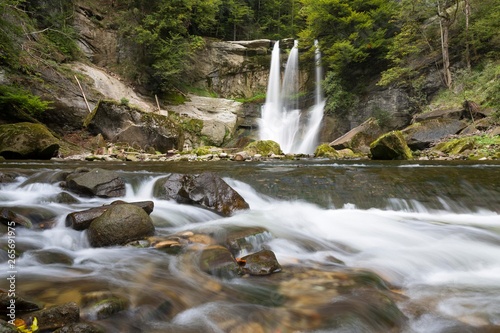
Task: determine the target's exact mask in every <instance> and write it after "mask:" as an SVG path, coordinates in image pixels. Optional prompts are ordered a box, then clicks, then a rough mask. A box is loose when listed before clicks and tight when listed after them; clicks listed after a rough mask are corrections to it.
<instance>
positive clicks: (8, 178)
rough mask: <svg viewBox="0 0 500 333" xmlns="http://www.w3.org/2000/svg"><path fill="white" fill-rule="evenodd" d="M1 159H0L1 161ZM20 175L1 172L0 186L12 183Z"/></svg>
mask: <svg viewBox="0 0 500 333" xmlns="http://www.w3.org/2000/svg"><path fill="white" fill-rule="evenodd" d="M2 158H3V157H0V161H2ZM19 176H20V175H19V174H17V173H15V172H2V171H0V184H6V183H14V182H15V181H16V179H17V177H19Z"/></svg>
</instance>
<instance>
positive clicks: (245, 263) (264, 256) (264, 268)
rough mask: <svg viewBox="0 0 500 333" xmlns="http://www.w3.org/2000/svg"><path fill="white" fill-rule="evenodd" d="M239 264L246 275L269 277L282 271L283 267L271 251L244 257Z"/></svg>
mask: <svg viewBox="0 0 500 333" xmlns="http://www.w3.org/2000/svg"><path fill="white" fill-rule="evenodd" d="M238 263H239V264H240V266H241V268H242V270H243V272H244V273H246V274H250V275H269V274H272V273H275V272H279V271H281V266H280V264H279V263H278V260H277V259H276V256H275V255H274V252H272V251H270V250H262V251H259V252H256V253H252V254H249V255H247V256H244V257H242V258H241V259H240V260H239V261H238Z"/></svg>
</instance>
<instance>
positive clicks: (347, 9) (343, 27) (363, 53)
mask: <svg viewBox="0 0 500 333" xmlns="http://www.w3.org/2000/svg"><path fill="white" fill-rule="evenodd" d="M302 4H303V8H302V11H301V12H302V14H303V15H304V17H305V20H306V22H307V28H306V29H304V30H303V31H301V32H300V37H301V39H303V40H305V41H307V42H308V43H310V42H311V41H312V40H313V39H319V42H320V48H321V51H322V53H323V56H324V57H323V62H324V65H326V67H327V68H328V69H330V70H333V71H335V72H336V73H337V74H338V75H341V76H344V77H347V76H351V77H352V67H350V66H352V65H353V64H356V65H357V66H362V67H363V66H364V67H365V70H366V69H369V67H373V66H374V65H375V64H377V63H378V64H381V63H382V61H383V59H384V56H385V53H386V51H387V46H388V38H389V34H390V32H391V30H392V29H393V27H392V24H391V22H390V18H391V16H392V15H393V13H394V10H395V6H394V2H393V1H385V0H365V1H361V0H355V1H348V0H322V1H317V0H302Z"/></svg>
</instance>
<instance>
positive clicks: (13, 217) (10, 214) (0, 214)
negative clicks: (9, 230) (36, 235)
mask: <svg viewBox="0 0 500 333" xmlns="http://www.w3.org/2000/svg"><path fill="white" fill-rule="evenodd" d="M9 222H14V223H15V225H16V227H24V228H28V229H31V228H33V223H31V220H30V219H29V218H27V217H26V216H24V215H21V214H18V213H16V212H14V211H12V210H10V209H9V208H2V209H1V210H0V223H3V224H5V225H9ZM9 226H11V227H12V225H9Z"/></svg>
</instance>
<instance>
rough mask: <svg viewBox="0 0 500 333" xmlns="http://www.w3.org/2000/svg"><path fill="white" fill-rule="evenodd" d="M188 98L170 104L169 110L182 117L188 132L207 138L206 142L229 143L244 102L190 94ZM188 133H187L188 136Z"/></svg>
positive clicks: (215, 144)
mask: <svg viewBox="0 0 500 333" xmlns="http://www.w3.org/2000/svg"><path fill="white" fill-rule="evenodd" d="M188 98H189V100H187V101H186V102H184V103H183V104H179V105H171V106H169V111H173V112H175V113H176V114H178V115H179V116H181V117H182V118H181V119H182V122H183V124H184V127H185V129H186V132H190V133H191V134H193V135H195V136H197V137H203V138H204V141H205V140H206V142H204V144H210V145H214V146H221V145H223V144H225V143H227V142H228V141H229V140H230V139H231V137H232V136H233V135H234V133H235V131H236V128H237V121H238V113H240V110H241V107H242V103H240V102H237V101H234V100H230V99H223V98H212V97H204V96H195V95H189V96H188ZM188 134H189V133H185V135H186V137H188V136H189V135H188ZM192 140H193V141H196V140H198V139H196V138H192ZM193 143H195V144H197V143H196V142H193Z"/></svg>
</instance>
